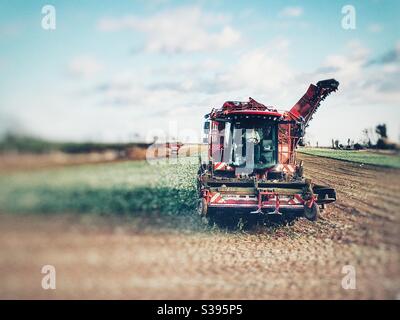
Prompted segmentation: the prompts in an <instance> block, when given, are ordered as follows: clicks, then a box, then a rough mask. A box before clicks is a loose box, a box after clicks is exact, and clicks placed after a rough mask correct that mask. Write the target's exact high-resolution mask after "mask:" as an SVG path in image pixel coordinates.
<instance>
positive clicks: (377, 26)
mask: <svg viewBox="0 0 400 320" xmlns="http://www.w3.org/2000/svg"><path fill="white" fill-rule="evenodd" d="M382 30H383V26H382V25H381V24H379V23H372V24H370V25H369V26H368V31H369V32H372V33H379V32H382Z"/></svg>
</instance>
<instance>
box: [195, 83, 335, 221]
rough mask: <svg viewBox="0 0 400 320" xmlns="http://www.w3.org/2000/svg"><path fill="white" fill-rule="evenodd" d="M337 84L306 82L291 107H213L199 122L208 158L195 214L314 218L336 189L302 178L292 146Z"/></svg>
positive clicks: (202, 169) (240, 104) (244, 104)
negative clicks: (308, 84)
mask: <svg viewBox="0 0 400 320" xmlns="http://www.w3.org/2000/svg"><path fill="white" fill-rule="evenodd" d="M338 86H339V82H338V81H336V80H334V79H329V80H323V81H319V82H318V83H317V84H316V85H313V84H311V85H310V86H309V88H308V90H307V92H306V93H305V94H304V96H303V97H302V98H301V99H300V100H299V101H298V102H297V103H296V104H295V105H294V106H293V107H292V109H290V111H284V112H280V111H278V110H276V109H274V108H272V107H267V106H265V105H263V104H261V103H258V102H257V101H255V100H254V99H252V98H250V99H249V101H248V102H236V101H227V102H225V103H224V104H223V106H222V108H219V109H212V111H211V112H210V113H209V114H207V115H206V116H205V118H206V122H205V124H204V132H205V134H206V140H207V142H208V161H205V162H202V163H201V165H200V169H199V175H198V189H199V196H200V199H199V207H198V211H199V214H200V215H201V216H202V217H205V218H211V219H210V220H211V221H220V220H218V219H220V218H227V217H228V218H229V217H234V216H241V215H242V214H245V215H249V214H253V215H270V214H273V215H282V214H287V213H290V214H292V213H295V214H296V215H299V214H300V215H304V216H305V217H306V218H307V219H309V220H316V219H317V217H318V213H319V207H320V206H322V207H323V206H324V205H325V204H327V203H330V202H333V201H335V200H336V192H335V190H334V189H332V188H329V187H327V186H322V185H317V184H313V183H312V182H311V180H310V179H305V178H304V177H303V163H302V162H301V161H296V148H297V145H298V144H299V143H300V142H301V141H302V138H303V136H304V133H305V128H306V127H307V126H308V123H309V122H310V120H311V119H312V115H313V114H314V112H315V111H316V110H317V108H318V106H319V105H320V102H321V101H322V100H324V99H325V98H326V97H327V96H328V95H329V94H330V93H331V92H332V91H336V90H337V89H338ZM217 218H218V219H217Z"/></svg>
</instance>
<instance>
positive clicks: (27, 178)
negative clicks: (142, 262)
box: [0, 161, 198, 214]
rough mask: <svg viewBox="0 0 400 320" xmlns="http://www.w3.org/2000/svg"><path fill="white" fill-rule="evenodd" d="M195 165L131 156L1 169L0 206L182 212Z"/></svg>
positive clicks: (190, 195)
mask: <svg viewBox="0 0 400 320" xmlns="http://www.w3.org/2000/svg"><path fill="white" fill-rule="evenodd" d="M197 169H198V165H197V163H195V164H190V163H184V164H179V165H177V164H175V165H173V164H171V165H167V164H159V165H149V164H148V163H146V162H144V161H135V162H124V163H112V164H101V165H84V166H76V167H68V168H61V169H60V168H59V169H56V168H54V169H47V170H40V171H35V172H18V173H6V174H1V175H0V210H1V211H5V212H22V213H28V212H41V213H56V212H81V213H100V214H135V213H138V212H144V211H146V212H153V211H154V212H162V213H172V214H185V213H187V212H189V211H192V210H193V209H194V208H195V205H196V201H197V193H196V172H197Z"/></svg>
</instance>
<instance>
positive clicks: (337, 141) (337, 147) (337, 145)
mask: <svg viewBox="0 0 400 320" xmlns="http://www.w3.org/2000/svg"><path fill="white" fill-rule="evenodd" d="M335 149H339V140H337V139H336V140H335Z"/></svg>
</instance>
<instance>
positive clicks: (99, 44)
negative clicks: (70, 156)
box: [0, 0, 400, 145]
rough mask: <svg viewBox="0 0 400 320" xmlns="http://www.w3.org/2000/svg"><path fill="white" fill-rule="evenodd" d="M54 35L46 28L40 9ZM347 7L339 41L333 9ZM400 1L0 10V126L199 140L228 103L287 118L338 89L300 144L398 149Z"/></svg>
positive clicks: (1, 2) (165, 1)
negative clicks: (252, 104)
mask: <svg viewBox="0 0 400 320" xmlns="http://www.w3.org/2000/svg"><path fill="white" fill-rule="evenodd" d="M46 4H51V5H53V6H54V8H55V9H56V29H55V30H45V29H43V27H42V19H43V17H44V14H43V13H42V7H43V6H44V5H46ZM348 4H350V5H352V6H353V7H354V8H355V14H356V22H355V23H356V28H355V29H344V28H343V27H342V19H343V17H344V14H343V13H342V8H343V6H345V5H348ZM399 12H400V2H399V1H396V0H393V1H384V0H365V1H354V0H346V1H317V0H314V1H312V0H310V1H221V0H216V1H191V2H183V1H169V0H150V1H145V0H137V1H134V0H124V1H122V0H121V1H100V0H98V1H92V0H86V1H78V0H69V1H57V0H54V1H37V0H35V1H33V0H32V1H22V0H13V1H7V0H0V126H1V131H2V132H5V131H6V130H14V131H22V132H25V133H29V134H33V135H36V136H41V137H45V138H50V139H54V140H74V141H79V140H92V141H94V140H96V141H130V140H133V139H139V138H140V139H151V137H152V136H154V135H158V136H162V135H163V134H164V135H166V134H168V135H169V136H178V137H180V138H181V139H190V140H196V139H198V137H199V136H200V133H201V126H202V120H203V115H204V114H205V113H207V112H209V111H210V109H211V108H212V107H219V106H221V105H222V103H223V102H224V101H225V100H247V99H248V97H249V96H250V97H253V98H255V99H256V100H258V101H260V102H262V103H264V104H267V105H273V106H275V107H276V108H278V109H290V107H291V106H292V105H293V104H294V103H295V102H296V101H297V100H298V99H299V98H300V97H301V95H302V94H303V93H304V91H305V90H306V89H307V87H308V85H309V84H310V83H315V82H317V81H319V80H322V79H326V78H336V79H337V80H339V82H340V91H339V92H337V93H336V94H333V95H331V96H330V97H329V98H328V99H327V100H326V101H325V102H324V103H323V105H322V106H321V108H320V109H319V111H318V113H317V115H316V116H315V117H314V120H313V121H312V123H311V125H310V127H309V128H308V132H307V135H308V139H309V140H311V141H312V142H313V143H315V142H316V141H318V142H319V144H320V145H328V144H330V141H331V139H332V138H339V139H341V140H342V141H346V140H347V138H352V139H354V140H357V139H359V138H361V137H362V134H361V131H362V129H364V128H368V127H371V128H372V127H374V126H375V125H376V124H378V123H382V122H384V123H386V124H387V125H388V128H389V135H390V137H391V138H392V139H393V140H398V139H399V136H400V122H399V119H400V103H399V102H400V31H399V30H400V22H399V21H400V19H399Z"/></svg>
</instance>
